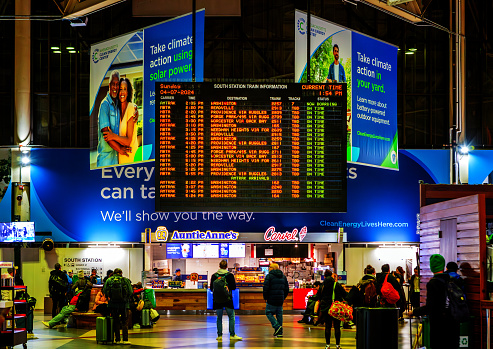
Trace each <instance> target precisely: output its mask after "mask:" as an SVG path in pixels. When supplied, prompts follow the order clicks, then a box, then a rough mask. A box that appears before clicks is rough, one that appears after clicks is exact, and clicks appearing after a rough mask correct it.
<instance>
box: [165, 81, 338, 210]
mask: <svg viewBox="0 0 493 349" xmlns="http://www.w3.org/2000/svg"><path fill="white" fill-rule="evenodd" d="M346 109H347V108H346V84H295V83H289V84H279V83H277V84H260V83H259V84H255V83H248V84H247V83H245V84H240V83H236V84H226V83H221V84H218V83H156V118H157V120H156V121H157V125H156V140H157V144H158V148H157V153H156V174H157V175H156V211H182V210H186V211H237V210H241V211H245V210H246V211H251V212H345V211H346Z"/></svg>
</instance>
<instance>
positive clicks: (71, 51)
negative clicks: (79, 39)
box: [68, 50, 77, 53]
mask: <svg viewBox="0 0 493 349" xmlns="http://www.w3.org/2000/svg"><path fill="white" fill-rule="evenodd" d="M68 53H77V51H75V50H70V51H68Z"/></svg>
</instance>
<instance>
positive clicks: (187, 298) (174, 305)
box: [154, 287, 293, 311]
mask: <svg viewBox="0 0 493 349" xmlns="http://www.w3.org/2000/svg"><path fill="white" fill-rule="evenodd" d="M154 290H155V292H156V309H157V310H204V311H205V310H206V309H207V290H206V289H184V288H178V289H171V288H162V289H154ZM283 308H284V310H292V309H293V290H289V295H288V297H287V298H286V300H285V301H284V305H283ZM239 310H240V311H242V310H245V311H249V310H265V301H264V297H263V294H262V288H261V287H259V288H257V287H248V288H241V289H240V309H239Z"/></svg>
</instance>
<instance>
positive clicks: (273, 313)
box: [263, 263, 289, 337]
mask: <svg viewBox="0 0 493 349" xmlns="http://www.w3.org/2000/svg"><path fill="white" fill-rule="evenodd" d="M263 293H264V300H265V301H266V304H265V315H266V316H267V319H269V321H270V323H271V325H272V328H273V329H274V336H275V337H282V336H283V330H282V305H283V303H284V300H285V299H286V297H287V296H288V293H289V284H288V279H287V278H286V276H285V275H284V274H283V272H282V271H281V270H280V269H279V265H278V264H277V263H271V265H270V266H269V274H267V276H266V277H265V280H264V289H263Z"/></svg>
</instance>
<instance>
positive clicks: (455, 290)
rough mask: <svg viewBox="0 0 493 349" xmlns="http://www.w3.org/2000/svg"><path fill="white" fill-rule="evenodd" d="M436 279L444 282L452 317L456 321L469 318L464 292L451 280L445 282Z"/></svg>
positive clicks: (459, 321)
mask: <svg viewBox="0 0 493 349" xmlns="http://www.w3.org/2000/svg"><path fill="white" fill-rule="evenodd" d="M437 279H438V280H440V281H442V282H443V283H446V286H447V299H448V305H449V310H450V315H452V318H453V319H454V320H455V321H457V322H458V323H461V322H464V321H467V320H468V319H469V306H468V305H467V302H466V297H465V295H464V292H463V291H462V290H461V288H460V287H459V286H457V284H456V283H455V282H454V281H453V280H450V281H448V282H446V281H445V280H443V279H441V278H437Z"/></svg>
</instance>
